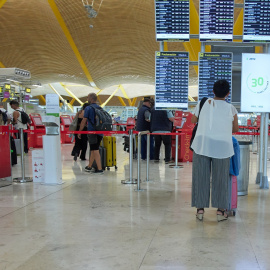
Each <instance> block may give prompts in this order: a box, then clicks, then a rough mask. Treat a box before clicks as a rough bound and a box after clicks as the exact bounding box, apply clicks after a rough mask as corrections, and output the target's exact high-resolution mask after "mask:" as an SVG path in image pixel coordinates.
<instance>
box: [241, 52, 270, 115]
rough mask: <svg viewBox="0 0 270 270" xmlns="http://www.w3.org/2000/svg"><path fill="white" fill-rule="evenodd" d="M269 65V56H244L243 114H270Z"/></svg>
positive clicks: (244, 54) (250, 54)
mask: <svg viewBox="0 0 270 270" xmlns="http://www.w3.org/2000/svg"><path fill="white" fill-rule="evenodd" d="M269 63H270V55H269V54H257V53H256V54H255V53H254V54H253V53H243V54H242V81H241V111H242V112H270V102H269V100H270V82H269V80H270V71H269Z"/></svg>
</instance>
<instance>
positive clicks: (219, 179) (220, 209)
mask: <svg viewBox="0 0 270 270" xmlns="http://www.w3.org/2000/svg"><path fill="white" fill-rule="evenodd" d="M213 92H214V94H215V97H214V98H208V99H207V100H206V101H205V103H204V105H203V107H202V109H201V112H199V110H200V103H198V105H197V106H196V108H195V112H194V115H193V116H192V119H191V122H192V123H197V122H198V128H197V132H196V135H195V138H194V140H193V142H192V144H191V148H192V149H193V151H194V152H193V162H192V203H191V206H192V207H196V208H197V215H196V216H197V218H198V219H199V220H202V219H203V215H204V208H205V207H207V208H208V207H209V201H210V178H211V176H212V184H211V188H212V191H211V205H212V207H215V208H217V220H218V221H222V220H226V219H227V218H228V215H227V214H226V212H225V209H226V208H227V206H228V181H229V170H230V157H231V156H233V155H234V150H233V142H232V133H234V132H237V131H238V118H237V110H236V109H235V107H234V106H233V105H231V104H230V103H227V102H226V101H225V99H226V97H228V95H229V93H230V85H229V83H228V82H227V81H226V80H219V81H216V82H215V84H214V87H213ZM199 114H200V115H199ZM198 118H199V121H198Z"/></svg>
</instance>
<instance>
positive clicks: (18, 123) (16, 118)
mask: <svg viewBox="0 0 270 270" xmlns="http://www.w3.org/2000/svg"><path fill="white" fill-rule="evenodd" d="M9 105H10V107H11V108H12V109H13V110H14V112H13V114H12V116H13V122H12V124H13V125H14V126H15V128H16V129H18V130H19V129H21V128H22V129H23V130H26V129H27V124H23V123H22V115H21V112H24V109H23V108H20V107H19V102H18V101H16V100H12V101H10V103H9ZM18 138H19V139H20V134H19V135H18ZM23 141H24V152H25V153H28V138H27V133H25V132H24V133H23Z"/></svg>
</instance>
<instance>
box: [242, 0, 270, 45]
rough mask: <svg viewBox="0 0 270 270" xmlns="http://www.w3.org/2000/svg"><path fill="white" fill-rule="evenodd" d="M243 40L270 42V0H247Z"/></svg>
mask: <svg viewBox="0 0 270 270" xmlns="http://www.w3.org/2000/svg"><path fill="white" fill-rule="evenodd" d="M243 42H270V0H245V4H244V33H243Z"/></svg>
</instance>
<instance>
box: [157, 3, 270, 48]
mask: <svg viewBox="0 0 270 270" xmlns="http://www.w3.org/2000/svg"><path fill="white" fill-rule="evenodd" d="M199 8H200V11H199V12H200V15H199V17H200V27H199V29H200V30H199V39H200V41H233V26H234V0H225V1H224V0H200V7H199ZM155 11H156V39H157V41H188V40H189V25H190V24H189V22H190V19H189V14H190V4H189V0H155ZM191 23H192V22H191ZM243 29H244V30H243V42H258V43H264V42H270V0H245V1H244V27H243Z"/></svg>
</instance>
